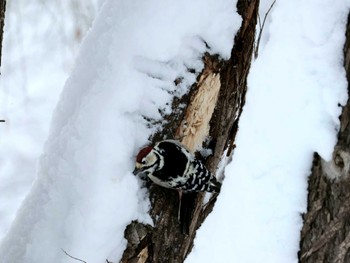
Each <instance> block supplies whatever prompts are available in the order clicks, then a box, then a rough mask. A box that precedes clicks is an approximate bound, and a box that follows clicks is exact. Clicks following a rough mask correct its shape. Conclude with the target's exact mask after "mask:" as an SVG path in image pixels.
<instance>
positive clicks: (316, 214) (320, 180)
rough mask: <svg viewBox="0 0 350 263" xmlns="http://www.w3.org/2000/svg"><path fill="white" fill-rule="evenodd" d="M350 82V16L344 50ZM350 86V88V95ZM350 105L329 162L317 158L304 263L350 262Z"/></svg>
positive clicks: (303, 245)
mask: <svg viewBox="0 0 350 263" xmlns="http://www.w3.org/2000/svg"><path fill="white" fill-rule="evenodd" d="M344 61H345V70H346V72H347V79H348V82H349V81H350V16H349V17H348V24H347V30H346V43H345V46H344ZM349 91H350V86H348V93H349ZM349 120H350V103H349V100H348V102H347V104H346V106H345V107H344V108H343V112H342V115H341V118H340V121H341V126H340V132H339V135H338V143H337V145H336V146H335V148H334V152H333V158H332V160H331V161H329V162H326V161H324V160H323V159H322V158H321V157H320V156H318V155H315V158H314V163H313V168H312V174H311V176H310V178H309V189H308V190H309V195H308V209H307V213H306V214H305V215H304V226H303V228H302V231H301V242H300V252H299V261H300V262H302V263H311V262H315V263H316V262H317V263H319V262H327V263H328V262H329V263H331V262H332V263H333V262H334V263H346V262H350V250H349V248H350V174H349V171H350V125H349V124H350V122H349Z"/></svg>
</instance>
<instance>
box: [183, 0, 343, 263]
mask: <svg viewBox="0 0 350 263" xmlns="http://www.w3.org/2000/svg"><path fill="white" fill-rule="evenodd" d="M263 3H264V2H263ZM267 3H268V4H267ZM270 3H271V2H266V4H265V6H264V8H265V10H267V9H268V7H269V5H270ZM349 7H350V2H349V1H347V2H346V1H341V0H339V1H330V0H329V1H321V3H320V1H277V2H276V4H275V6H274V8H273V9H272V11H271V13H270V16H271V17H270V21H269V22H268V23H267V24H266V25H268V27H267V28H265V29H264V30H267V31H266V32H265V34H266V36H265V39H263V41H262V42H261V43H263V46H261V47H260V52H259V54H260V55H259V57H258V59H257V60H256V61H255V62H254V63H253V65H252V68H251V71H250V74H249V79H248V92H247V100H246V105H245V107H244V110H243V114H242V117H241V119H240V123H239V132H238V134H237V138H236V145H237V147H236V150H235V153H234V156H233V161H232V162H231V163H230V164H229V165H228V166H227V167H226V170H225V174H226V178H225V180H224V184H223V187H222V191H221V193H220V195H219V197H218V201H217V203H216V206H215V208H214V211H213V212H212V214H210V215H209V217H208V218H207V220H206V221H205V222H204V224H203V226H202V227H201V229H200V230H199V231H198V232H197V237H196V239H195V247H194V250H193V252H192V253H191V254H190V255H189V257H188V259H187V260H186V262H188V263H192V262H214V261H215V262H216V261H226V262H227V261H229V262H240V263H245V262H246V263H248V262H252V263H256V262H269V263H281V262H283V263H288V262H298V258H297V252H298V250H299V234H300V230H301V227H302V218H301V213H303V212H305V211H306V205H307V204H306V197H307V176H308V175H309V174H310V168H311V164H312V158H313V153H314V152H317V153H318V154H320V155H321V157H322V158H324V159H326V160H329V159H330V158H331V153H332V150H333V147H334V145H335V143H336V138H337V137H336V136H337V130H338V129H339V119H338V116H339V114H340V113H341V108H340V107H339V106H338V103H339V104H342V105H344V104H345V102H346V100H347V82H346V78H345V71H344V69H343V53H342V52H343V44H344V42H345V25H346V22H347V15H348V12H349ZM292 10H293V11H292ZM208 237H210V238H208ZM214 240H215V242H214Z"/></svg>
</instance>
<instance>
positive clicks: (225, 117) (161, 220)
mask: <svg viewBox="0 0 350 263" xmlns="http://www.w3.org/2000/svg"><path fill="white" fill-rule="evenodd" d="M258 8H259V0H249V1H244V0H240V1H238V3H237V9H238V12H239V14H240V15H241V16H242V18H243V21H242V25H241V28H240V30H239V31H238V33H237V34H236V37H235V41H234V47H233V49H232V52H231V57H230V59H229V60H228V61H222V60H221V59H220V58H219V57H218V56H211V55H209V54H206V55H205V56H204V58H203V61H204V64H205V68H204V70H203V71H202V73H201V74H200V76H199V77H198V82H197V84H195V85H193V86H192V88H191V90H190V92H189V93H188V94H187V95H185V96H184V97H182V98H179V99H176V100H174V101H173V112H172V114H170V115H168V116H165V119H166V120H167V121H168V124H166V126H164V127H163V130H162V131H160V132H159V133H158V134H155V135H154V137H153V138H152V140H153V141H157V140H160V139H164V138H169V137H170V136H171V135H174V136H175V137H176V138H178V139H180V140H182V142H183V143H184V144H185V145H186V146H188V147H189V148H190V150H192V151H195V150H198V149H199V148H200V147H201V146H202V143H203V140H204V139H205V138H206V137H209V138H211V142H210V143H209V145H206V147H210V148H212V149H213V154H212V155H211V156H209V157H208V158H207V160H206V166H207V167H208V168H209V169H210V170H211V171H212V172H214V174H215V171H216V170H217V168H218V164H219V162H220V159H221V157H222V156H223V154H224V151H225V150H226V149H232V147H233V146H234V143H233V142H234V138H235V135H236V132H237V128H238V125H237V123H238V120H239V116H240V114H241V112H242V107H243V105H244V102H245V94H246V89H247V75H248V72H249V68H250V63H251V58H252V52H253V46H254V40H255V26H256V22H257V12H258ZM174 82H175V83H176V84H178V83H179V82H181V79H177V80H174ZM180 104H185V105H187V107H186V110H184V111H179V110H178V108H179V107H178V106H179V105H180ZM149 191H150V200H151V204H152V208H151V212H150V213H151V216H152V218H153V222H154V227H152V226H149V225H144V224H142V223H140V222H132V223H131V224H130V225H128V227H127V228H126V230H125V238H126V239H127V240H128V245H127V249H126V250H125V251H124V254H123V257H122V260H121V262H123V263H126V262H183V261H184V259H185V258H186V256H187V255H188V253H189V252H190V251H191V249H192V246H193V240H194V237H195V233H196V230H197V229H198V228H199V227H200V225H201V224H202V222H203V221H204V220H205V218H206V217H207V215H208V214H209V213H210V212H211V210H212V208H213V205H214V203H215V200H216V196H215V195H214V196H213V197H212V199H211V200H210V201H209V202H208V203H207V204H206V205H205V206H203V199H204V194H201V193H200V194H188V195H186V196H185V200H183V201H182V202H183V204H182V206H185V207H186V206H187V209H190V210H191V211H192V218H191V225H190V226H189V229H188V235H187V234H183V231H182V230H181V228H180V225H179V222H178V219H177V212H178V196H177V192H176V191H173V190H169V189H164V188H161V187H158V186H157V185H153V184H152V185H151V186H150V189H149ZM184 202H185V203H187V204H184ZM191 202H193V203H191ZM191 205H192V206H193V207H191ZM188 207H189V208H188Z"/></svg>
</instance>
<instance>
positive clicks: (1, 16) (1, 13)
mask: <svg viewBox="0 0 350 263" xmlns="http://www.w3.org/2000/svg"><path fill="white" fill-rule="evenodd" d="M5 10H6V0H0V66H1V58H2V38H3V35H4V25H5Z"/></svg>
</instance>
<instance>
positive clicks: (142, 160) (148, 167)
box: [133, 146, 158, 175]
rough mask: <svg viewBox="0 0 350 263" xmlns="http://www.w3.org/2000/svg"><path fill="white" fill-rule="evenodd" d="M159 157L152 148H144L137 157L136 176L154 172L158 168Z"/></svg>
mask: <svg viewBox="0 0 350 263" xmlns="http://www.w3.org/2000/svg"><path fill="white" fill-rule="evenodd" d="M157 161H158V157H157V155H156V153H155V152H154V150H153V148H152V147H151V146H147V147H144V148H142V149H141V150H140V151H139V153H138V154H137V156H136V163H135V170H134V172H133V173H134V174H135V175H136V174H138V173H142V172H153V171H154V170H155V169H156V166H157Z"/></svg>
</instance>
